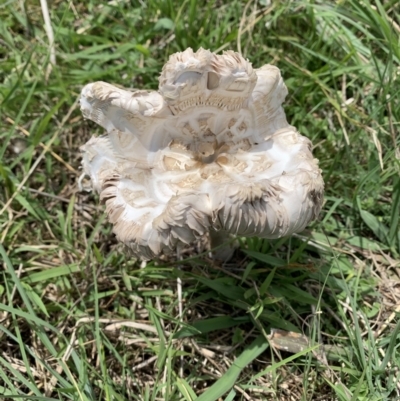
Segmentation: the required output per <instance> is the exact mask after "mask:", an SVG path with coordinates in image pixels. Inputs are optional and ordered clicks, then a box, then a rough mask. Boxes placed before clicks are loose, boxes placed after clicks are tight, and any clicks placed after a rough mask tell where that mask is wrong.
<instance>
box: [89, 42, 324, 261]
mask: <svg viewBox="0 0 400 401" xmlns="http://www.w3.org/2000/svg"><path fill="white" fill-rule="evenodd" d="M286 94H287V89H286V86H285V85H284V83H283V80H282V77H281V75H280V72H279V69H278V68H276V67H274V66H272V65H265V66H263V67H261V68H259V69H253V68H252V66H251V64H250V63H249V62H248V61H247V60H245V59H244V58H243V57H242V56H240V55H239V54H238V53H235V52H233V51H228V52H224V54H223V55H217V54H214V53H212V52H210V51H208V50H204V49H200V50H198V51H197V52H193V50H192V49H187V50H185V51H184V52H182V53H176V54H173V55H172V56H171V57H170V59H169V61H168V62H167V63H166V65H165V66H164V68H163V70H162V73H161V76H160V78H159V90H158V92H156V91H136V92H132V91H129V90H124V89H120V88H117V87H115V86H112V85H110V84H107V83H104V82H95V83H92V84H89V85H87V86H85V87H84V88H83V90H82V94H81V109H82V112H83V115H84V117H86V118H89V119H91V120H93V121H95V122H96V123H98V124H100V125H101V126H102V127H104V128H105V129H106V130H107V133H108V134H107V135H106V136H102V137H92V138H91V139H90V140H89V142H88V143H86V145H84V146H82V148H81V150H82V153H83V168H84V171H85V172H86V173H87V174H88V175H90V177H91V179H92V183H93V187H94V189H95V190H96V191H98V192H99V193H100V196H101V199H102V200H104V201H105V203H106V211H107V214H108V218H109V220H110V222H111V223H112V224H113V225H114V232H115V234H116V235H117V238H118V239H119V240H120V241H122V242H123V243H125V244H127V245H128V246H129V247H130V248H131V249H132V250H133V251H134V253H135V254H136V255H137V256H138V257H140V258H142V259H151V258H153V257H157V256H159V255H160V254H162V253H167V252H170V251H171V250H174V249H176V247H177V245H182V244H191V243H193V242H194V241H196V240H198V239H199V238H202V237H204V236H205V235H211V238H212V239H215V238H216V237H219V238H224V236H226V235H227V234H234V235H238V236H247V237H252V236H258V237H262V238H279V237H282V236H286V235H289V234H292V233H294V232H299V231H301V230H303V229H304V228H305V226H306V225H307V224H308V223H309V222H310V221H311V220H313V219H315V218H316V217H317V216H318V213H319V211H320V208H321V204H322V197H323V180H322V177H321V171H320V170H319V168H318V161H317V160H316V159H314V158H313V156H312V153H311V142H310V141H309V140H308V139H307V138H305V137H303V136H301V135H300V134H299V133H298V132H297V130H296V129H295V128H294V127H292V126H291V125H289V124H288V123H287V121H286V116H285V112H284V110H283V108H282V106H281V105H282V102H283V101H284V99H285V97H286Z"/></svg>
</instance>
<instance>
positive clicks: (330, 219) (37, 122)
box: [0, 0, 400, 401]
mask: <svg viewBox="0 0 400 401" xmlns="http://www.w3.org/2000/svg"><path fill="white" fill-rule="evenodd" d="M49 11H50V20H51V23H52V27H53V30H54V36H55V41H54V50H55V55H56V65H54V66H52V68H50V67H49V65H50V55H51V54H50V48H49V42H48V37H47V35H46V31H45V29H44V22H43V16H42V10H41V7H40V4H39V3H37V2H17V1H12V0H11V1H5V2H3V3H2V4H1V5H0V21H1V24H0V60H1V71H0V77H1V80H0V81H1V83H0V113H1V115H0V210H1V213H0V254H1V256H0V260H1V267H2V270H1V274H0V394H1V395H2V399H4V400H7V401H8V400H15V399H21V398H22V399H24V400H43V401H44V400H60V399H61V400H81V401H88V400H107V401H108V400H118V401H120V400H146V401H150V400H187V401H188V400H194V399H197V400H199V401H213V400H225V401H231V400H321V401H322V400H340V401H344V400H346V401H347V400H352V401H355V400H365V401H379V400H382V401H383V400H385V401H386V400H400V384H399V383H400V372H399V366H400V319H399V312H400V306H399V305H400V234H399V214H400V174H399V173H400V140H399V121H400V115H399V114H400V102H399V92H400V85H399V73H400V46H399V43H400V42H399V38H400V26H399V25H400V20H399V15H400V3H399V2H398V1H397V0H388V1H379V0H377V1H369V0H340V1H336V2H334V1H312V2H311V1H310V2H308V1H307V2H306V1H273V2H272V3H271V2H270V1H265V0H259V1H250V2H248V3H245V2H241V1H229V2H223V1H216V0H210V1H208V2H201V1H196V0H188V1H183V2H182V1H176V0H167V1H160V0H149V1H147V2H141V1H138V2H137V1H132V2H127V1H110V2H97V1H89V2H86V3H83V2H82V3H80V2H61V1H54V2H52V3H49ZM188 46H190V47H193V48H194V49H197V48H199V47H200V46H203V47H205V48H210V49H212V50H214V51H222V50H224V49H233V50H238V49H239V50H241V52H242V54H243V55H244V56H245V57H247V58H249V60H250V61H251V62H252V63H253V65H254V66H256V67H258V66H261V65H263V64H266V63H272V64H275V65H277V66H278V67H279V68H280V69H281V70H282V74H283V76H284V79H285V82H286V84H287V86H288V89H289V96H288V98H287V100H286V102H285V110H286V113H287V116H288V119H289V121H290V122H291V123H292V124H293V125H295V126H296V127H298V129H299V130H300V132H301V133H302V134H304V135H306V136H308V137H309V138H310V139H311V140H312V141H313V143H314V145H315V149H314V153H315V155H316V157H317V158H318V159H319V160H320V166H321V168H322V170H323V175H324V179H325V183H326V196H325V205H324V209H323V212H322V213H321V216H320V220H319V221H318V222H315V223H313V224H312V225H311V226H310V227H309V228H308V229H307V231H306V232H304V233H301V234H298V235H294V236H293V237H291V238H285V239H281V240H276V241H265V240H260V239H241V250H240V251H238V252H237V255H236V257H235V259H234V262H232V263H231V264H230V265H227V266H218V265H215V263H213V262H212V261H211V260H209V259H208V258H207V256H205V255H200V256H194V255H191V254H186V255H183V260H182V261H181V262H180V263H179V264H177V263H175V262H173V261H171V262H168V263H167V262H166V263H165V264H164V265H161V264H160V263H158V264H157V263H155V262H151V263H148V264H147V266H146V267H145V268H141V267H140V263H139V262H138V261H136V260H134V259H133V258H132V257H130V256H129V255H128V254H127V253H126V252H125V251H124V249H123V248H122V247H121V245H119V244H117V243H116V241H115V239H114V237H113V235H112V233H111V227H110V225H109V224H107V222H106V220H105V218H104V215H103V208H102V206H101V205H99V202H98V197H97V196H96V195H94V194H92V193H86V192H80V191H79V189H78V181H79V176H80V174H81V173H80V154H79V146H81V145H82V144H84V143H85V142H86V141H87V140H88V139H89V137H90V136H91V135H92V134H100V133H101V132H102V131H101V129H99V128H98V127H97V126H95V125H93V124H90V123H88V122H85V121H83V119H82V117H81V114H80V111H79V108H78V107H77V103H76V99H77V97H78V95H79V93H80V90H81V88H82V86H83V85H84V84H86V83H88V82H91V81H95V80H104V81H108V82H112V83H115V84H119V85H124V86H127V87H137V88H152V89H154V88H156V87H157V77H158V74H159V72H160V70H161V67H162V65H163V64H164V62H165V61H166V60H167V58H168V56H169V55H170V54H171V53H173V52H176V51H181V50H183V49H185V48H186V47H188ZM178 278H180V279H181V280H182V283H183V284H182V285H183V308H184V311H183V321H181V319H180V318H179V313H178V307H179V305H178V298H177V290H176V283H177V279H178ZM279 330H280V331H279ZM285 347H286V348H285Z"/></svg>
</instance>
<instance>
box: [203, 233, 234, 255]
mask: <svg viewBox="0 0 400 401" xmlns="http://www.w3.org/2000/svg"><path fill="white" fill-rule="evenodd" d="M209 234H210V249H211V251H212V255H213V258H214V259H216V260H221V261H223V262H227V261H228V260H229V259H231V258H232V256H233V253H234V252H235V249H236V244H235V241H233V236H232V235H231V234H229V233H228V232H226V231H224V230H218V231H217V230H214V229H212V228H211V229H210V231H209Z"/></svg>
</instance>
